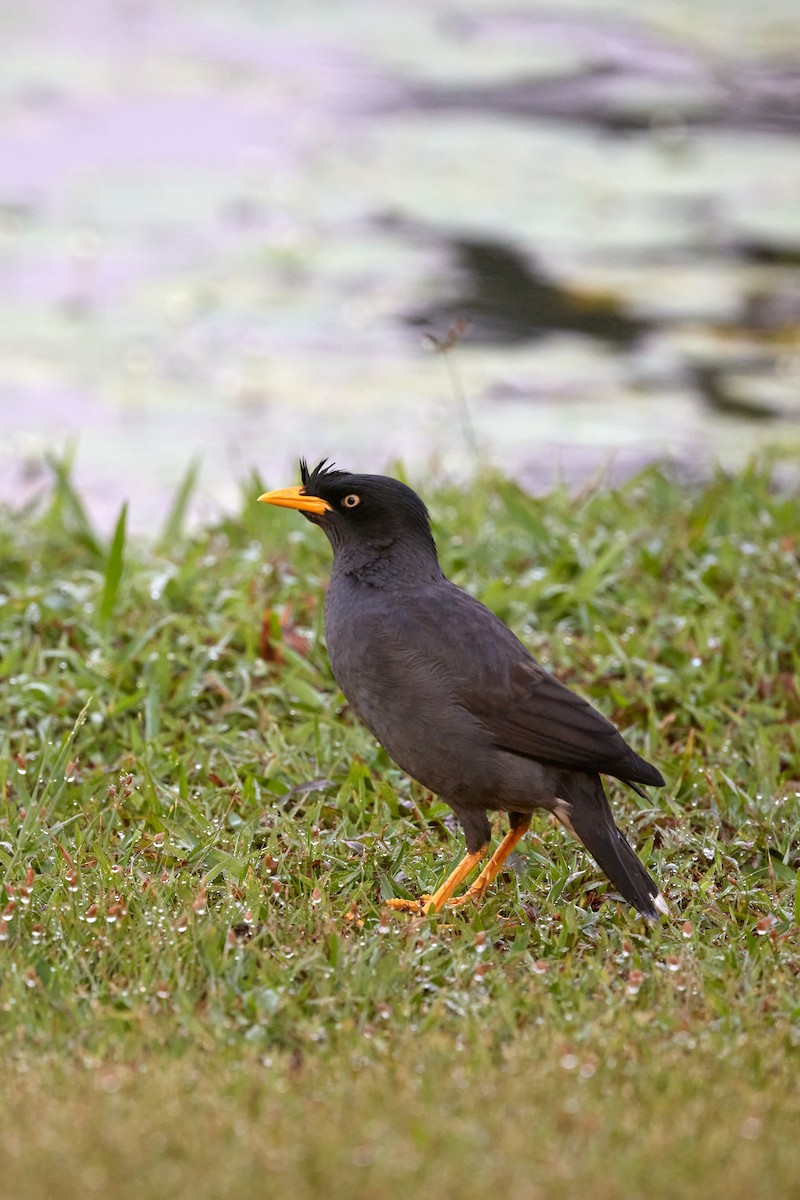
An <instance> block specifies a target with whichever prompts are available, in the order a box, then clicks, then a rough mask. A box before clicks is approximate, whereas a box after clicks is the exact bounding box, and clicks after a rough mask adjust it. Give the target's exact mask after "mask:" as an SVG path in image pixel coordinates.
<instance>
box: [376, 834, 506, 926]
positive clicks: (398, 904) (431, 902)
mask: <svg viewBox="0 0 800 1200" xmlns="http://www.w3.org/2000/svg"><path fill="white" fill-rule="evenodd" d="M487 850H488V846H483V847H482V848H481V849H480V850H476V851H475V853H474V854H467V855H466V856H465V857H464V858H462V860H461V862H460V863H459V864H458V866H457V867H456V868H455V870H454V871H451V872H450V874H449V875H448V876H447V879H445V881H444V883H443V884H442V886H441V887H440V888H437V890H436V891H435V892H434V894H433V895H432V896H423V897H422V898H421V899H420V900H401V899H398V900H387V901H386V906H387V908H393V909H395V911H399V912H411V913H416V914H417V915H419V916H421V915H422V914H423V913H431V912H438V911H439V909H440V908H442V907H443V906H444V905H445V904H447V902H448V901H449V900H450V897H451V896H452V895H453V892H454V891H455V890H456V888H457V887H458V885H459V884H461V883H463V882H464V880H465V879H466V878H467V876H468V875H469V873H470V871H472V870H474V869H475V867H477V865H478V863H479V862H480V861H481V859H482V858H483V856H484V855H485V854H486V851H487Z"/></svg>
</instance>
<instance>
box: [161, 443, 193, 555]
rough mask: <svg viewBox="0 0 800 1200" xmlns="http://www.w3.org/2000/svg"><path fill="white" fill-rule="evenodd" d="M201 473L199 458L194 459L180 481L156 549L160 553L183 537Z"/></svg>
mask: <svg viewBox="0 0 800 1200" xmlns="http://www.w3.org/2000/svg"><path fill="white" fill-rule="evenodd" d="M199 474H200V464H199V462H197V460H193V461H192V462H191V463H190V464H189V468H188V470H187V472H186V474H185V475H184V477H183V479H182V480H181V482H180V485H179V487H178V490H177V492H176V493H175V497H174V499H173V501H172V505H171V507H170V510H169V512H168V514H167V519H166V520H165V522H164V526H163V529H162V530H161V536H160V537H159V539H158V542H157V543H156V549H157V550H158V552H159V553H160V554H166V553H168V552H169V551H170V550H172V549H173V548H174V547H175V546H176V545H177V543H178V542H179V541H180V539H181V535H182V534H183V529H184V524H185V522H186V513H187V511H188V508H189V501H190V500H191V498H192V495H193V494H194V490H195V488H196V487H197V477H198V475H199Z"/></svg>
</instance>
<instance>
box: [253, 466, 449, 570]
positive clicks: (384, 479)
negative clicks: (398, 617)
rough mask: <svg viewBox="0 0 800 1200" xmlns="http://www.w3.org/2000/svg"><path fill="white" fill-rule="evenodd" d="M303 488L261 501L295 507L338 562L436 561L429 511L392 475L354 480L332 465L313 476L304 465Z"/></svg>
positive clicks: (268, 494)
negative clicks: (413, 557)
mask: <svg viewBox="0 0 800 1200" xmlns="http://www.w3.org/2000/svg"><path fill="white" fill-rule="evenodd" d="M300 478H301V479H302V483H301V484H300V486H299V487H289V488H280V489H279V490H278V491H275V492H265V493H264V495H263V496H259V497H258V498H259V500H263V501H264V502H265V503H266V504H277V505H278V506H280V507H282V508H296V509H298V510H299V511H300V512H301V513H302V514H303V516H305V517H307V518H308V520H309V521H312V522H313V523H314V524H315V525H319V526H320V528H321V529H322V530H323V532H324V533H325V535H326V536H327V538H328V541H329V542H330V543H331V545H332V546H333V550H334V554H335V555H337V557H338V556H339V555H340V553H342V554H343V555H344V556H345V557H347V558H349V559H356V560H357V559H359V558H364V559H369V560H372V559H373V558H374V556H375V554H376V552H377V553H379V554H381V555H383V556H384V557H385V558H386V559H387V560H389V559H395V558H396V557H397V555H398V552H404V555H413V554H414V552H416V553H418V554H420V555H422V554H424V555H425V556H427V557H429V556H430V555H431V553H432V554H433V556H434V559H435V558H436V546H435V543H434V541H433V536H432V534H431V527H430V519H429V517H428V510H427V508H426V507H425V505H424V504H423V503H422V501H421V500H420V498H419V496H418V495H417V494H416V492H414V491H412V490H411V488H410V487H407V486H406V484H404V483H401V482H400V480H399V479H391V478H390V477H389V476H388V475H354V474H352V473H351V472H350V471H337V470H335V469H334V468H333V466H332V465H331V466H327V465H326V460H325V459H323V461H322V462H321V463H320V464H319V465H318V466H317V467H315V468H314V470H313V471H309V469H308V465H307V464H306V461H305V459H301V460H300Z"/></svg>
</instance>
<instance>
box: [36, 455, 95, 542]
mask: <svg viewBox="0 0 800 1200" xmlns="http://www.w3.org/2000/svg"><path fill="white" fill-rule="evenodd" d="M72 459H73V456H72V454H71V453H67V454H65V455H64V456H63V457H62V458H58V457H56V456H55V455H48V456H47V460H46V461H47V465H48V466H49V468H50V470H51V471H52V472H53V476H54V484H55V486H54V488H53V501H52V504H51V507H50V516H51V519H53V520H54V521H55V522H56V523H57V524H58V525H63V526H64V528H66V529H67V530H69V531H70V532H71V533H72V535H73V537H74V538H75V540H76V541H77V542H78V543H79V545H82V546H83V547H84V548H85V549H86V550H88V551H89V553H90V554H92V555H93V556H94V557H95V558H98V559H102V558H103V557H104V555H103V546H102V544H101V542H100V540H99V538H98V537H97V534H96V533H95V531H94V529H93V528H92V523H91V521H90V520H89V516H88V514H87V512H86V508H85V506H84V504H83V501H82V500H81V498H80V496H79V495H78V493H77V492H76V491H75V488H74V487H73V486H72V479H71V477H70V476H71V473H72Z"/></svg>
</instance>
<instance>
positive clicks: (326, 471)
mask: <svg viewBox="0 0 800 1200" xmlns="http://www.w3.org/2000/svg"><path fill="white" fill-rule="evenodd" d="M346 474H347V472H346V471H337V470H336V468H335V464H334V463H329V462H328V460H327V458H323V460H322V462H320V463H317V465H316V467H314V470H313V471H309V469H308V463H307V462H306V460H305V459H304V458H301V459H300V479H301V480H302V483H303V488H304V490H305V492H306V495H308V496H316V495H319V487H320V485H321V484H323V483H327V482H329V481H330V480H331V479H333V478H335V477H336V476H337V475H346Z"/></svg>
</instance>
